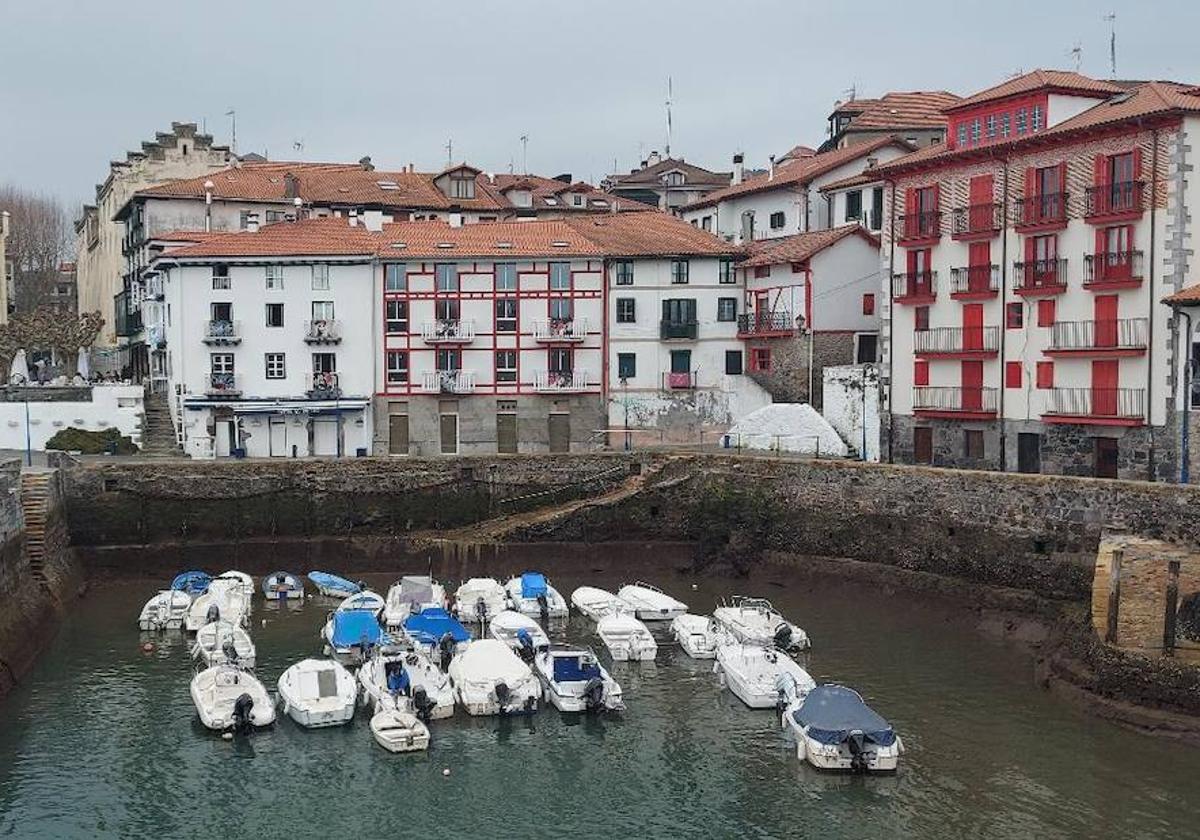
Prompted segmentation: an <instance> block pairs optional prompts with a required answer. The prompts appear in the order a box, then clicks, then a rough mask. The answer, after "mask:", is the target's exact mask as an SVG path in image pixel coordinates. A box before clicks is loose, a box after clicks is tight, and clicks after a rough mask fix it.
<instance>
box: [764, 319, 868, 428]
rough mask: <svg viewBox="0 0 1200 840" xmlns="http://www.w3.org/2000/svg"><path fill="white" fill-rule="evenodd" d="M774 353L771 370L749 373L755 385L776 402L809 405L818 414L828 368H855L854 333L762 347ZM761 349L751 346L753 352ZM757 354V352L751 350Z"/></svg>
mask: <svg viewBox="0 0 1200 840" xmlns="http://www.w3.org/2000/svg"><path fill="white" fill-rule="evenodd" d="M810 341H811V342H812V345H813V347H812V368H813V372H812V382H813V394H812V399H811V400H810V399H809V393H808V365H809V358H808V345H809V342H810ZM761 345H762V346H766V347H769V348H770V349H771V369H770V370H769V371H766V372H762V371H751V370H749V367H748V366H749V356H747V372H748V373H749V374H750V376H751V378H752V379H754V381H755V382H757V383H758V384H760V385H762V386H763V388H765V389H766V390H767V391H769V392H770V394H771V396H772V398H774V400H775V402H807V403H810V404H811V405H812V406H813V408H815V409H817V410H818V411H820V410H821V404H822V387H821V383H822V381H823V378H824V370H825V368H826V367H828V366H834V365H850V364H854V361H855V359H854V333H852V332H819V333H817V334H816V335H815V336H814V335H811V334H805V335H798V336H796V337H795V338H781V339H769V340H766V341H764V342H762V343H761ZM754 346H757V345H755V344H752V345H751V348H753V347H754ZM751 352H753V349H751Z"/></svg>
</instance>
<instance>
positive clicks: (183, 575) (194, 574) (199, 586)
mask: <svg viewBox="0 0 1200 840" xmlns="http://www.w3.org/2000/svg"><path fill="white" fill-rule="evenodd" d="M211 582H212V576H211V575H209V574H208V572H200V571H191V572H180V573H179V574H177V575H175V579H174V580H173V581H171V588H172V589H178V590H179V591H181V592H186V593H188V594H189V595H201V594H203V593H204V592H206V591H208V584H209V583H211Z"/></svg>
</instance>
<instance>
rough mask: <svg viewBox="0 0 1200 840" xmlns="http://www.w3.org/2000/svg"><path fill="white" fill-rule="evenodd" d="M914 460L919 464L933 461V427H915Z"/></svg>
mask: <svg viewBox="0 0 1200 840" xmlns="http://www.w3.org/2000/svg"><path fill="white" fill-rule="evenodd" d="M913 460H914V461H916V462H917V463H918V464H932V463H933V429H931V428H929V427H928V426H918V427H917V428H915V429H913Z"/></svg>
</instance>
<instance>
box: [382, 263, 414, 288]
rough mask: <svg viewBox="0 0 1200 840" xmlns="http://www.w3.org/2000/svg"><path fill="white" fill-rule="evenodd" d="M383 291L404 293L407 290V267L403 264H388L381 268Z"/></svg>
mask: <svg viewBox="0 0 1200 840" xmlns="http://www.w3.org/2000/svg"><path fill="white" fill-rule="evenodd" d="M383 290H384V291H385V292H404V291H407V290H408V266H406V265H405V264H404V263H388V264H387V265H385V266H384V267H383Z"/></svg>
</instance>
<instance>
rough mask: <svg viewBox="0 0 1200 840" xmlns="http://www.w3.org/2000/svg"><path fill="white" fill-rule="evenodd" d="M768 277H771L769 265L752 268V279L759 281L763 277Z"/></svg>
mask: <svg viewBox="0 0 1200 840" xmlns="http://www.w3.org/2000/svg"><path fill="white" fill-rule="evenodd" d="M770 276H771V266H769V265H756V266H754V279H755V280H760V279H762V278H763V277H770Z"/></svg>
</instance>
